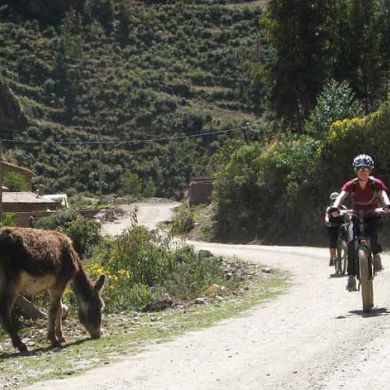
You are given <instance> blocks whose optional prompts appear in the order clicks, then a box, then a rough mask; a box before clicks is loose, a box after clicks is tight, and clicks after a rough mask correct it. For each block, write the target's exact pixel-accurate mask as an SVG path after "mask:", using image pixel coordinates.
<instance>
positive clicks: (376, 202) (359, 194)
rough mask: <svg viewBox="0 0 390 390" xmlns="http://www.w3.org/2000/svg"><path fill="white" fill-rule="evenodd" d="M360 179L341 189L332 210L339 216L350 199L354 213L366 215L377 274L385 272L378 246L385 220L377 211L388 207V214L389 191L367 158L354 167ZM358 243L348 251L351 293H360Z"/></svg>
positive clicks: (361, 156) (363, 156)
mask: <svg viewBox="0 0 390 390" xmlns="http://www.w3.org/2000/svg"><path fill="white" fill-rule="evenodd" d="M352 165H353V167H354V169H355V172H356V174H357V177H356V178H355V179H352V180H349V181H347V182H346V183H345V184H344V185H343V186H342V188H341V192H340V194H339V196H338V197H337V199H336V200H335V202H334V204H333V206H332V207H331V208H330V214H331V215H332V216H337V215H338V214H339V210H340V207H341V205H342V203H343V202H344V200H345V199H346V198H347V197H348V196H350V197H351V199H352V209H353V210H355V211H357V212H359V211H360V210H363V211H364V214H365V217H364V219H365V221H366V223H367V230H366V231H367V235H368V237H369V238H370V241H371V248H372V253H373V255H374V270H375V271H380V270H382V269H383V268H382V262H381V258H380V255H379V253H380V252H382V247H381V245H380V244H379V242H378V230H379V228H380V225H381V217H380V216H379V215H378V214H376V213H375V208H377V207H380V206H381V205H383V206H384V209H385V211H386V212H389V211H390V209H389V207H390V200H389V197H388V195H387V192H386V191H387V187H386V185H385V184H384V183H383V181H381V180H380V179H378V178H376V177H373V176H370V173H371V172H372V170H373V169H374V160H373V159H372V158H371V157H370V156H368V155H366V154H359V155H358V156H356V157H355V158H354V160H353V163H352ZM353 222H354V223H353V228H354V233H357V229H358V226H357V225H358V224H357V223H356V222H357V218H353ZM353 245H354V242H353V241H351V242H350V243H349V247H348V275H349V277H348V283H347V290H348V291H356V274H357V271H356V262H355V250H354V247H353Z"/></svg>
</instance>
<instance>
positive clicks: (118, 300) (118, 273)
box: [87, 225, 240, 312]
mask: <svg viewBox="0 0 390 390" xmlns="http://www.w3.org/2000/svg"><path fill="white" fill-rule="evenodd" d="M171 239H172V237H170V236H167V235H165V234H162V232H161V231H148V230H147V229H146V228H144V227H142V226H138V225H134V226H133V227H132V228H130V229H129V230H127V231H125V232H124V233H122V234H121V235H120V236H119V237H117V238H114V239H108V238H106V239H105V240H104V241H103V242H102V243H101V245H99V246H96V247H95V250H94V252H93V253H92V255H91V258H90V260H89V262H88V266H87V268H88V270H89V272H90V273H91V274H92V275H95V276H96V277H97V276H98V275H100V274H102V273H103V274H106V275H107V276H108V280H109V281H110V282H109V285H108V287H107V288H106V289H105V300H106V308H107V310H108V311H110V312H118V311H122V310H129V309H136V310H141V309H143V308H144V307H145V306H146V305H148V304H152V303H153V302H155V301H158V300H159V299H160V298H161V297H162V296H164V295H165V294H169V296H170V297H171V298H172V299H173V300H174V301H178V300H180V301H181V300H184V301H189V300H191V299H195V298H197V297H198V296H202V295H204V294H205V293H206V290H207V288H208V287H209V286H210V285H212V284H217V285H223V286H224V288H237V286H238V284H239V280H240V279H239V276H237V277H233V278H231V279H229V280H227V279H226V277H225V265H224V262H223V261H222V258H216V257H214V256H212V255H211V254H207V255H202V254H197V253H195V251H194V249H193V248H191V247H189V246H186V245H183V244H181V245H179V246H178V245H177V244H175V245H173V244H172V243H171Z"/></svg>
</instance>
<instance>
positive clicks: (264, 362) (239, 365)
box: [30, 206, 390, 390]
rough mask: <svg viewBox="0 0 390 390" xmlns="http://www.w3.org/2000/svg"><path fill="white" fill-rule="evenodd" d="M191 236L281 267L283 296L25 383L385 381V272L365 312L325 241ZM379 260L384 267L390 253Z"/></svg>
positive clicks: (383, 384) (186, 385)
mask: <svg viewBox="0 0 390 390" xmlns="http://www.w3.org/2000/svg"><path fill="white" fill-rule="evenodd" d="M146 207H148V206H146ZM167 207H168V206H167ZM149 211H150V210H149ZM193 244H194V245H195V246H196V247H197V248H204V249H208V250H211V251H212V252H213V253H215V254H219V255H226V256H232V255H237V256H240V257H241V258H245V259H248V260H250V261H255V262H259V263H262V264H267V265H269V266H271V267H278V268H281V269H284V270H287V271H289V272H291V274H292V280H293V285H292V286H291V288H290V290H289V292H288V294H285V295H283V296H280V297H279V298H277V299H276V300H274V301H272V302H268V303H266V304H264V305H261V306H258V307H255V308H254V309H253V310H251V311H250V312H249V313H248V314H247V315H244V316H243V317H241V318H235V319H231V320H228V321H224V322H221V323H219V324H218V325H216V326H214V327H211V328H208V329H204V330H200V331H194V332H190V333H188V334H186V335H183V336H181V337H178V338H177V339H175V340H174V341H171V342H167V343H164V344H159V345H153V346H152V347H151V348H150V350H149V351H146V352H143V353H140V354H138V355H136V356H133V357H130V358H128V359H126V360H125V361H123V362H121V363H118V364H113V365H112V366H108V367H104V368H98V369H94V370H91V371H89V372H87V373H86V374H84V375H81V376H78V377H74V378H69V379H64V380H55V381H50V382H46V383H42V384H37V385H35V386H32V387H30V389H43V388H44V389H51V388H53V389H56V390H60V389H76V388H83V387H84V388H85V389H88V390H89V389H137V390H141V389H145V390H146V389H147V390H150V389H159V390H161V389H169V390H173V389H177V390H179V389H180V390H183V389H185V390H188V389H199V390H200V389H202V390H203V389H235V390H236V389H256V390H257V389H375V390H376V389H387V388H388V387H389V381H390V371H389V370H388V364H389V363H388V361H389V357H390V345H389V343H388V340H389V338H390V321H389V320H390V318H389V313H390V311H389V309H388V308H389V307H390V280H389V274H390V271H388V270H387V269H386V270H385V271H383V272H382V273H381V274H380V275H379V276H378V277H377V278H376V280H375V290H376V291H375V293H376V304H377V307H376V309H375V310H374V311H373V313H372V314H371V315H363V314H362V312H361V310H360V309H361V300H360V295H359V293H348V292H346V291H345V289H344V285H345V283H346V279H345V278H329V273H330V271H331V269H330V268H329V267H328V266H327V251H326V250H325V249H319V248H304V247H277V246H272V247H269V246H257V245H253V246H245V245H222V244H210V243H193ZM384 265H385V266H387V267H390V258H389V257H388V256H385V257H384Z"/></svg>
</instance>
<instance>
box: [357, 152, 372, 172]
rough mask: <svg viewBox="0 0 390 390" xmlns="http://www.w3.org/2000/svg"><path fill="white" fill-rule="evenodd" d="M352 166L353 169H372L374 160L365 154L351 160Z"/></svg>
mask: <svg viewBox="0 0 390 390" xmlns="http://www.w3.org/2000/svg"><path fill="white" fill-rule="evenodd" d="M352 166H353V167H354V169H358V168H370V169H371V170H372V169H373V168H374V160H373V159H372V158H371V157H370V156H369V155H367V154H359V155H358V156H356V157H355V158H354V159H353V163H352Z"/></svg>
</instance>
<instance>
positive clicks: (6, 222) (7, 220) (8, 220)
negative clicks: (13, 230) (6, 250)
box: [0, 213, 16, 227]
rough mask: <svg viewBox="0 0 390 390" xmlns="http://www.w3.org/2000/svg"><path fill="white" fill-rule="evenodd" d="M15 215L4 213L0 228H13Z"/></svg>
mask: <svg viewBox="0 0 390 390" xmlns="http://www.w3.org/2000/svg"><path fill="white" fill-rule="evenodd" d="M15 224H16V215H15V214H13V213H5V214H4V215H3V219H2V220H1V221H0V227H3V226H15Z"/></svg>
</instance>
